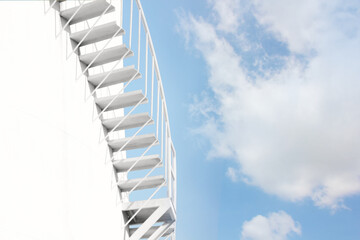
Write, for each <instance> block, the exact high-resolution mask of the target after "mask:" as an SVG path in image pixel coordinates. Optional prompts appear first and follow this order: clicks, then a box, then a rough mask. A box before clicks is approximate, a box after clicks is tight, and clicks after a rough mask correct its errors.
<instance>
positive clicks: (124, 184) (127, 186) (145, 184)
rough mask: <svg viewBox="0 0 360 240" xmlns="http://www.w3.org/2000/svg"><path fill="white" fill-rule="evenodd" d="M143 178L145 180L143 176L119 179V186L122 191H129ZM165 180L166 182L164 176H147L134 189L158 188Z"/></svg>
mask: <svg viewBox="0 0 360 240" xmlns="http://www.w3.org/2000/svg"><path fill="white" fill-rule="evenodd" d="M142 180H143V179H142V178H136V179H130V180H126V181H119V182H118V186H119V188H120V189H121V190H122V191H125V192H129V191H131V189H133V188H134V187H135V186H136V185H137V184H138V183H139V182H141V181H142ZM164 182H165V178H164V177H163V176H154V177H147V178H145V179H144V180H143V181H142V182H141V183H140V184H139V185H138V186H137V187H136V188H135V189H134V191H135V190H142V189H148V188H156V187H159V186H160V185H161V184H163V183H164Z"/></svg>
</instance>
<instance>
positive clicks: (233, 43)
mask: <svg viewBox="0 0 360 240" xmlns="http://www.w3.org/2000/svg"><path fill="white" fill-rule="evenodd" d="M142 4H143V7H144V11H145V13H146V16H147V20H148V24H149V27H150V29H151V34H152V38H153V42H154V44H155V49H156V52H157V57H158V61H159V65H160V69H161V74H162V78H163V82H164V87H165V90H166V97H167V101H168V103H167V104H168V109H169V114H170V118H171V119H170V120H171V125H172V134H173V139H174V142H175V146H176V149H177V155H178V156H177V158H178V223H177V229H178V236H177V238H178V239H209V240H210V239H243V240H246V239H253V240H257V239H270V240H271V239H276V240H277V239H280V240H283V239H308V240H319V239H327V240H331V239H334V240H335V239H336V240H338V239H343V240H346V239H349V240H350V239H352V240H353V239H359V238H360V220H359V219H360V207H359V205H360V204H359V203H360V197H359V193H360V166H359V162H360V161H359V158H360V151H359V149H360V148H359V145H360V134H359V133H360V124H359V121H358V119H359V116H360V110H359V109H360V108H359V105H360V98H359V94H358V93H359V90H360V85H359V83H360V82H359V74H360V72H359V67H358V63H359V60H360V59H359V58H360V48H359V45H360V44H359V42H360V28H359V26H360V24H359V23H360V21H359V20H360V10H359V9H360V4H359V2H358V1H347V2H346V4H344V3H341V2H340V1H336V0H335V1H331V3H329V2H328V1H301V2H297V1H284V0H273V1H266V2H265V3H264V2H260V1H241V0H226V1H225V0H224V1H212V0H198V1H189V0H182V1H165V0H153V1H142Z"/></svg>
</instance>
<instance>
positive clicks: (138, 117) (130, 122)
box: [102, 113, 154, 131]
mask: <svg viewBox="0 0 360 240" xmlns="http://www.w3.org/2000/svg"><path fill="white" fill-rule="evenodd" d="M123 119H124V117H117V118H109V119H104V120H103V122H102V124H103V125H104V127H105V128H106V129H107V130H109V131H111V130H112V129H113V128H114V127H116V125H117V124H119V123H120V122H121V121H122V120H123ZM148 121H149V122H148ZM147 122H148V124H147V125H151V124H154V120H152V119H151V117H150V116H149V114H148V113H138V114H134V115H129V116H128V117H127V118H125V120H123V122H122V123H121V124H120V125H119V126H117V127H116V129H115V131H118V130H124V129H130V128H136V127H142V126H143V125H144V124H145V123H147Z"/></svg>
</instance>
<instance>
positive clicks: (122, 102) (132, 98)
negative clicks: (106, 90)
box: [95, 90, 148, 111]
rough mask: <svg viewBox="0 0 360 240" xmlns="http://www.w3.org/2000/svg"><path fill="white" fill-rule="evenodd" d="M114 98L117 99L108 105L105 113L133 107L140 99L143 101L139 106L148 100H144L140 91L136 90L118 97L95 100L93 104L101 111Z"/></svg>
mask: <svg viewBox="0 0 360 240" xmlns="http://www.w3.org/2000/svg"><path fill="white" fill-rule="evenodd" d="M116 96H118V97H117V98H116V99H115V100H114V101H113V102H112V103H111V104H110V106H109V107H108V108H107V109H106V111H110V110H115V109H119V108H125V107H130V106H134V105H136V104H137V103H138V102H140V101H141V100H142V99H143V100H142V102H141V103H140V104H144V103H147V102H148V99H147V98H144V97H145V96H144V94H143V93H142V91H141V90H136V91H132V92H126V93H121V94H119V95H111V96H107V97H100V98H95V103H96V105H97V106H98V107H99V108H100V109H101V110H103V109H104V108H105V107H106V106H107V105H108V104H109V103H110V102H111V101H112V100H113V99H114V98H115V97H116Z"/></svg>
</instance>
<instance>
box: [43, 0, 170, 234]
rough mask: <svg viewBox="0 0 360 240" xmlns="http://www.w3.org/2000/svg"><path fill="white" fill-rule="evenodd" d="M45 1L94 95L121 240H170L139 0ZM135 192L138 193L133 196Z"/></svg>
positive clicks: (159, 113)
mask: <svg viewBox="0 0 360 240" xmlns="http://www.w3.org/2000/svg"><path fill="white" fill-rule="evenodd" d="M49 2H50V3H49V6H48V10H47V12H48V11H49V10H50V9H55V10H56V12H57V13H58V19H59V20H60V21H59V22H60V24H59V25H60V28H61V30H62V32H63V33H66V34H67V36H68V41H69V42H70V46H71V48H72V49H71V53H70V55H69V54H67V57H68V58H69V57H70V56H72V55H75V56H76V57H77V58H78V63H79V65H80V69H81V74H79V75H78V77H77V79H79V78H80V77H85V78H86V80H87V82H88V85H89V89H90V95H89V97H88V99H91V96H92V97H93V99H94V103H95V104H94V106H95V109H96V113H97V115H96V117H95V118H94V120H97V119H98V120H100V122H101V128H102V130H103V134H104V136H103V140H102V141H101V142H103V141H106V144H107V146H108V150H109V153H110V157H111V161H110V162H111V163H112V164H113V169H114V173H115V178H116V181H117V187H118V190H119V196H120V201H121V202H120V206H121V208H122V213H123V216H119V217H122V218H123V219H124V220H125V223H124V226H122V227H123V228H124V231H125V232H126V234H125V236H124V237H123V240H125V239H129V240H138V239H151V240H155V239H172V240H174V239H175V232H176V226H175V221H176V153H175V148H174V146H173V143H172V140H171V133H170V125H169V117H168V114H167V107H166V101H165V95H164V90H163V86H162V81H161V75H160V71H159V67H158V63H157V59H156V55H155V50H154V46H153V43H152V40H151V36H150V32H149V28H148V25H147V22H146V18H145V15H144V12H143V10H142V7H141V3H140V0H90V1H88V0H86V1H84V0H76V1H66V0H49ZM126 9H127V10H126ZM124 16H128V17H129V18H130V19H129V21H125V20H124ZM136 18H138V20H137V22H136ZM136 27H137V29H136ZM134 33H136V34H134ZM60 34H61V32H58V33H57V36H58V35H60ZM132 42H134V43H135V44H132ZM134 45H135V47H134ZM136 45H137V46H136ZM129 63H130V64H129ZM149 190H150V193H149ZM142 191H144V192H142ZM135 192H136V193H139V192H140V193H141V194H138V195H136V197H134V199H132V194H134V193H135Z"/></svg>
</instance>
